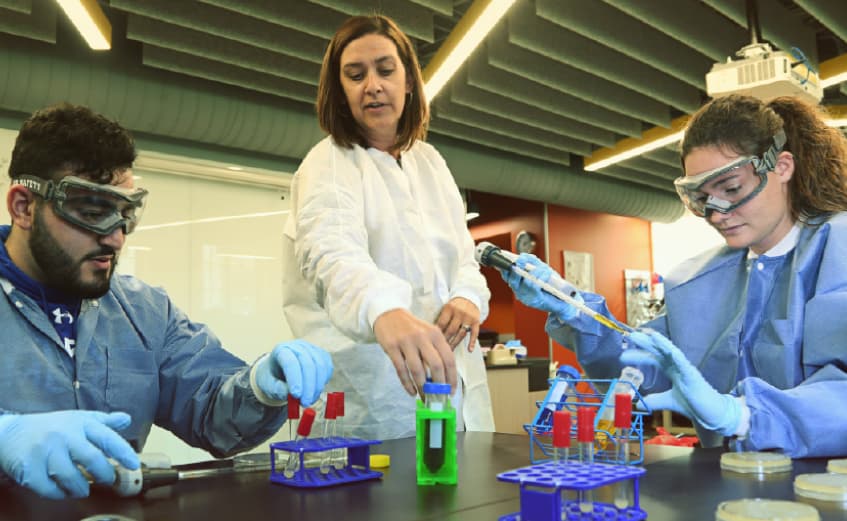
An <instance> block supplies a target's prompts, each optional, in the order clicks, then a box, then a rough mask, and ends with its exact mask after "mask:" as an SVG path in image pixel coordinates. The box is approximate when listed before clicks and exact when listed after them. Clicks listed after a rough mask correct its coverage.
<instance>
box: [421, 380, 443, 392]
mask: <svg viewBox="0 0 847 521" xmlns="http://www.w3.org/2000/svg"><path fill="white" fill-rule="evenodd" d="M423 392H424V394H450V384H437V383H433V382H426V383H425V384H424V386H423Z"/></svg>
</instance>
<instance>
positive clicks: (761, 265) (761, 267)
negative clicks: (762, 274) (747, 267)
mask: <svg viewBox="0 0 847 521" xmlns="http://www.w3.org/2000/svg"><path fill="white" fill-rule="evenodd" d="M756 268H758V269H759V271H762V270H763V269H765V265H764V264H762V263H761V262H760V263H758V264H756Z"/></svg>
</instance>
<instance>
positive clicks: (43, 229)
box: [29, 208, 118, 298]
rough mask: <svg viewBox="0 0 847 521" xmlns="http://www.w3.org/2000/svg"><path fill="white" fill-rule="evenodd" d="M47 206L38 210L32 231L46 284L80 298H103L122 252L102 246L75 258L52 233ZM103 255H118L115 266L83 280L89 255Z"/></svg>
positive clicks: (31, 245)
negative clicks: (46, 216) (48, 224)
mask: <svg viewBox="0 0 847 521" xmlns="http://www.w3.org/2000/svg"><path fill="white" fill-rule="evenodd" d="M43 211H44V210H43V208H39V209H37V210H36V212H35V219H34V222H33V226H32V231H31V233H30V236H29V249H30V251H32V256H33V259H35V263H36V264H38V267H39V268H40V269H41V272H42V273H43V274H44V277H45V279H46V280H45V285H46V286H47V287H50V288H52V289H56V290H59V291H61V292H63V293H65V294H67V295H70V296H74V297H78V298H100V297H102V296H103V295H105V294H106V292H108V291H109V285H110V283H111V280H112V274H113V273H114V271H115V266H116V265H117V261H118V256H117V254H116V252H115V250H114V249H112V248H110V247H108V246H101V247H100V248H99V249H98V250H97V251H94V252H91V253H89V254H87V255H85V256H84V257H82V258H81V259H79V260H74V259H73V258H72V257H71V256H70V255H69V254H68V253H67V252H66V251H65V250H64V249H63V248H62V245H61V244H60V243H59V241H58V240H56V238H55V237H54V236H53V235H52V234H51V233H50V230H49V229H48V227H47V223H45V222H44V217H43V215H42V214H43ZM102 255H114V257H113V259H114V260H113V261H112V266H111V267H110V268H109V269H107V270H97V271H95V272H94V280H92V281H89V282H84V281H83V280H82V264H83V262H85V261H86V260H88V259H92V258H94V257H98V256H102Z"/></svg>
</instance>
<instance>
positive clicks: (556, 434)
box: [553, 411, 571, 465]
mask: <svg viewBox="0 0 847 521" xmlns="http://www.w3.org/2000/svg"><path fill="white" fill-rule="evenodd" d="M570 447H571V413H569V412H568V411H556V412H554V413H553V457H554V458H555V459H556V462H557V463H559V464H561V465H564V464H565V463H567V462H568V456H569V454H568V451H569V450H570Z"/></svg>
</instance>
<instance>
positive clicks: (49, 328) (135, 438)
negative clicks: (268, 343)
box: [0, 226, 286, 457]
mask: <svg viewBox="0 0 847 521" xmlns="http://www.w3.org/2000/svg"><path fill="white" fill-rule="evenodd" d="M8 235H9V227H8V226H0V240H2V241H5V240H6V238H7V237H8ZM4 253H5V252H4ZM0 287H2V289H3V291H2V296H0V330H2V334H0V353H2V364H0V410H3V411H8V412H17V413H35V412H48V411H58V410H66V409H88V410H98V411H106V412H111V411H123V412H126V413H128V414H129V415H130V416H131V417H132V424H131V425H130V426H129V427H128V428H127V429H125V430H123V431H120V434H121V435H122V436H124V437H125V438H126V439H127V440H129V441H130V443H131V444H132V445H133V446H134V447H135V449H136V450H137V451H140V450H141V448H142V447H143V446H144V443H145V441H146V440H147V436H148V434H149V433H150V428H151V426H152V425H153V424H154V423H155V424H156V425H159V426H160V427H163V428H165V429H168V430H170V431H171V432H173V433H174V434H176V435H177V436H178V437H179V438H181V439H182V440H183V441H185V442H186V443H188V444H189V445H192V446H195V447H200V448H203V449H205V450H207V451H209V452H210V453H212V454H213V455H215V456H218V457H221V456H227V455H230V454H233V453H235V452H239V451H242V450H246V449H248V448H251V447H253V446H255V445H257V444H259V443H261V442H262V441H264V440H266V439H267V438H269V437H270V436H272V435H273V434H274V433H275V432H276V431H277V430H278V429H279V427H280V426H281V425H282V423H283V422H284V421H285V419H286V408H285V407H284V406H283V407H266V406H264V405H262V404H261V403H260V402H259V401H258V399H257V398H256V395H255V394H254V393H253V391H252V390H251V387H250V381H249V370H250V366H248V365H247V364H245V363H244V362H243V361H242V360H240V359H238V358H237V357H235V356H234V355H232V354H230V353H229V352H227V351H225V350H224V349H223V348H222V347H221V343H220V341H219V340H218V339H217V337H215V335H214V334H213V333H212V332H211V331H210V330H209V329H208V328H207V327H206V326H205V325H203V324H198V323H195V322H191V321H190V320H189V319H188V317H187V316H186V315H185V314H184V313H183V312H182V311H180V310H179V309H178V308H176V307H175V306H174V304H173V302H171V300H170V299H169V298H168V296H167V294H166V293H165V292H164V290H162V289H161V288H153V287H151V286H148V285H147V284H145V283H143V282H141V281H140V280H138V279H136V278H134V277H131V276H127V275H115V276H114V277H113V278H112V283H111V288H110V289H109V292H108V293H106V295H105V296H103V297H101V298H99V299H91V300H84V301H83V302H82V308H81V311H80V314H79V318H78V319H77V320H78V323H77V331H78V334H77V342H76V346H75V356H74V358H71V357H70V356H68V354H67V353H66V352H65V351H64V349H63V348H62V343H61V341H60V340H59V336H58V334H57V333H56V330H55V328H54V327H53V325H52V324H51V322H50V320H49V318H48V316H47V315H46V314H45V313H44V311H42V309H41V308H40V307H39V306H38V304H37V303H36V302H34V301H33V300H32V299H31V298H29V297H28V296H27V295H25V294H23V293H22V292H21V291H19V290H17V289H15V288H14V287H13V286H12V285H11V283H10V282H9V281H8V280H6V279H4V278H2V277H0Z"/></svg>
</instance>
